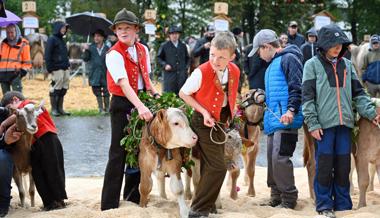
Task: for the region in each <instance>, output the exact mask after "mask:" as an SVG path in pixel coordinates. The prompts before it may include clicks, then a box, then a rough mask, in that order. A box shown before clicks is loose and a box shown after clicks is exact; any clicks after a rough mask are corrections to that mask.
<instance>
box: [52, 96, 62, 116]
mask: <svg viewBox="0 0 380 218" xmlns="http://www.w3.org/2000/svg"><path fill="white" fill-rule="evenodd" d="M58 98H59V96H57V95H55V94H54V93H50V105H51V115H53V116H55V117H58V116H60V115H61V114H60V113H59V112H58Z"/></svg>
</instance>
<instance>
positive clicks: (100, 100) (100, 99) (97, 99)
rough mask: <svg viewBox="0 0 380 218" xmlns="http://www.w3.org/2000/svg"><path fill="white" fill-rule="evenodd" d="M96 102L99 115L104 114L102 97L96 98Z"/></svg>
mask: <svg viewBox="0 0 380 218" xmlns="http://www.w3.org/2000/svg"><path fill="white" fill-rule="evenodd" d="M96 101H97V102H98V109H99V113H104V109H103V98H102V96H96Z"/></svg>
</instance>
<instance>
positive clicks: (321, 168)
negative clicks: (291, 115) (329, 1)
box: [302, 24, 380, 218]
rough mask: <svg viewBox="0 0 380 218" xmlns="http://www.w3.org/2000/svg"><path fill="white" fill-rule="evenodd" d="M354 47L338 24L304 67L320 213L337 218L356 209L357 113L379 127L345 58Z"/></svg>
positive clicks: (321, 36)
mask: <svg viewBox="0 0 380 218" xmlns="http://www.w3.org/2000/svg"><path fill="white" fill-rule="evenodd" d="M350 43H351V42H350V41H349V40H348V38H347V37H346V35H345V34H344V33H343V31H342V30H341V29H340V28H339V27H338V26H336V25H334V24H331V25H327V26H324V27H323V28H321V30H320V31H319V33H318V43H317V46H318V54H317V55H316V56H314V57H312V58H311V59H310V60H308V61H307V62H306V63H305V66H304V70H303V79H302V111H303V115H304V119H305V123H306V124H307V126H308V128H309V131H310V133H311V135H312V136H313V137H314V139H315V140H316V154H315V161H316V176H315V180H314V191H315V195H316V210H317V212H318V213H319V214H321V215H324V216H325V217H329V218H334V217H335V214H334V211H342V210H351V209H352V201H351V198H350V183H349V173H350V166H351V165H350V163H351V162H350V153H351V130H352V128H353V127H354V121H355V118H354V112H353V110H354V108H353V105H354V104H353V103H355V109H356V110H357V111H358V112H359V114H360V115H361V116H363V117H365V118H367V119H369V120H373V122H374V123H378V122H379V120H380V115H379V114H376V110H375V106H374V105H373V104H372V103H371V99H370V98H369V96H368V95H367V94H366V93H365V91H364V89H363V86H362V85H361V83H360V82H359V80H358V77H357V75H356V72H355V69H354V67H353V65H352V63H351V61H349V60H348V59H346V58H344V57H343V55H344V54H345V52H346V51H347V47H348V45H349V44H350Z"/></svg>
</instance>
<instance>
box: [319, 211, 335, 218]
mask: <svg viewBox="0 0 380 218" xmlns="http://www.w3.org/2000/svg"><path fill="white" fill-rule="evenodd" d="M318 214H319V215H322V216H325V217H326V218H336V216H335V214H334V211H332V210H323V211H319V212H318Z"/></svg>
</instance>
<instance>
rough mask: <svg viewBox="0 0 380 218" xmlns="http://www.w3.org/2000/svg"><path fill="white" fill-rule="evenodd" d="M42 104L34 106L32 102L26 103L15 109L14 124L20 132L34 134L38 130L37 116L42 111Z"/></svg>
mask: <svg viewBox="0 0 380 218" xmlns="http://www.w3.org/2000/svg"><path fill="white" fill-rule="evenodd" d="M42 105H43V103H41V105H40V106H39V107H38V108H36V107H35V106H34V104H27V105H25V106H24V107H23V108H20V109H16V111H15V114H16V126H17V128H18V129H19V130H20V131H22V132H28V133H30V134H32V135H33V134H35V133H36V132H37V131H38V126H37V117H38V115H40V114H41V113H42Z"/></svg>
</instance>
